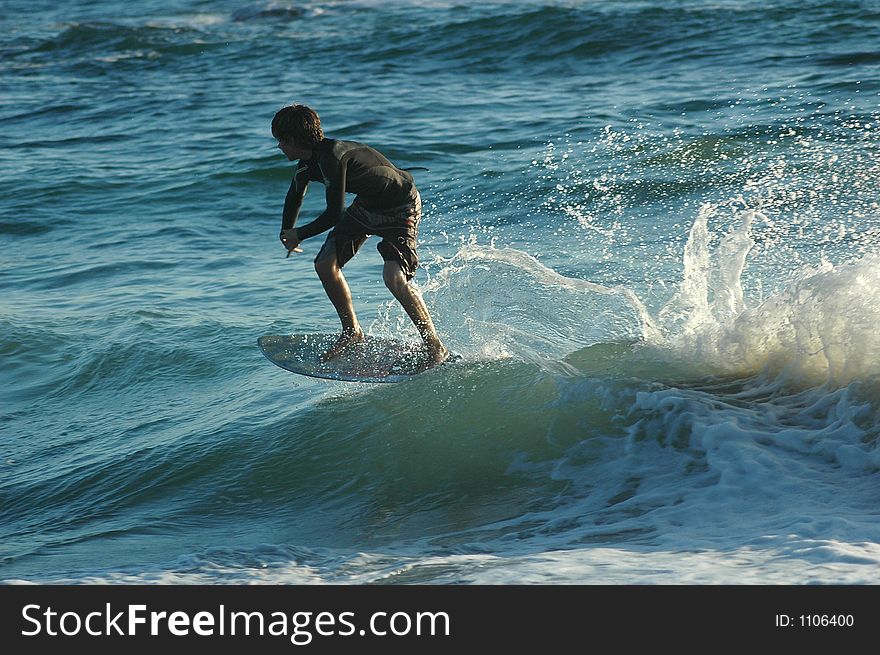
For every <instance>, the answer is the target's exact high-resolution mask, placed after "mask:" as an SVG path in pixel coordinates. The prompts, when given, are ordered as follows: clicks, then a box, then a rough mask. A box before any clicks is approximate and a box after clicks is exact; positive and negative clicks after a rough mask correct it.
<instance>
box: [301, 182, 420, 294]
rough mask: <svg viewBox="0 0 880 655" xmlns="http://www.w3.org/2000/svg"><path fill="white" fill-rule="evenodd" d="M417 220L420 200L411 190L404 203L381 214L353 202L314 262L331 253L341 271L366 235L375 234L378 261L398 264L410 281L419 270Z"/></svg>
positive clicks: (415, 191) (331, 232)
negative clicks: (408, 198)
mask: <svg viewBox="0 0 880 655" xmlns="http://www.w3.org/2000/svg"><path fill="white" fill-rule="evenodd" d="M421 220H422V199H421V198H420V197H419V192H418V191H417V190H416V189H415V188H413V191H412V194H411V195H410V200H409V202H408V203H407V204H405V205H400V206H399V207H391V208H389V209H383V210H381V211H370V210H369V209H367V208H366V207H365V206H364V205H363V203H359V202H358V201H357V200H355V201H354V202H353V203H352V204H351V205H350V206H349V207H348V208H347V209H346V210H345V213H344V214H343V215H342V219H341V220H340V221H339V223H337V224H336V227H334V228H333V230H331V231H330V234H328V235H327V240H326V241H324V245H323V247H322V248H321V251H320V252H319V253H318V256H317V257H316V258H315V261H318V260H320V259H322V258H324V257H327V256H328V255H329V254H330V253H332V252H334V251H335V252H336V261H337V262H338V264H339V267H340V268H341V267H343V266H345V264H346V262H348V260H349V259H351V258H352V257H354V256H355V254H357V251H358V250H359V249H360V247H361V246H362V245H363V243H364V241H366V240H367V237H368V236H370V235H371V234H376V235H378V236H380V237H382V241H380V242H379V245H378V246H376V247H377V249H378V250H379V253H380V254H381V255H382V259H384V260H385V261H386V262H397V263H398V264H400V268H401V270H403V274H404V275H405V276H406V279H407V280H411V279H412V278H413V277H414V276H415V274H416V269H417V268H418V267H419V258H418V255H417V254H416V240H417V238H418V229H419V221H421Z"/></svg>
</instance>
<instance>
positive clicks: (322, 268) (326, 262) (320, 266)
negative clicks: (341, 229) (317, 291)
mask: <svg viewBox="0 0 880 655" xmlns="http://www.w3.org/2000/svg"><path fill="white" fill-rule="evenodd" d="M315 271H316V272H317V273H318V276H319V277H328V276H332V275H335V274H336V273H338V272H339V264H338V262H337V261H336V255H326V256H323V257H318V258H317V259H316V260H315Z"/></svg>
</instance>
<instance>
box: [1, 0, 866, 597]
mask: <svg viewBox="0 0 880 655" xmlns="http://www.w3.org/2000/svg"><path fill="white" fill-rule="evenodd" d="M0 13H2V15H0V126H2V129H0V171H2V172H0V362H2V365H0V435H2V436H0V581H2V582H7V583H9V582H35V583H53V582H61V583H93V582H107V583H117V582H126V583H131V582H135V583H182V584H192V583H229V584H239V583H351V584H361V583H439V584H480V583H492V584H514V583H588V584H592V583H609V584H634V583H646V584H655V583H672V584H678V583H697V584H728V583H732V584H739V583H781V584H802V583H820V584H831V583H856V584H878V583H880V509H878V508H880V502H878V501H880V491H878V490H880V448H878V434H880V331H878V329H877V326H878V325H880V204H878V203H880V49H878V40H877V38H876V37H877V34H878V30H880V2H878V1H876V0H844V1H837V0H835V1H831V0H761V1H757V0H715V1H713V2H708V1H700V0H670V1H663V2H661V1H660V0H644V1H638V2H628V1H623V0H595V1H586V0H584V1H580V0H569V1H555V0H534V1H513V0H511V1H506V2H505V1H490V2H483V3H479V5H472V4H470V3H464V2H458V1H448V0H431V1H430V2H416V1H415V0H412V1H405V0H398V1H390V2H379V1H378V0H372V1H367V0H364V1H356V0H353V1H350V2H343V1H328V2H320V1H312V0H305V1H303V2H294V1H293V0H289V1H288V0H255V1H251V2H249V1H248V0H211V1H208V0H144V1H143V2H121V1H119V0H98V1H90V2H65V3H57V2H54V1H50V0H28V1H27V2H25V1H24V0H7V1H6V2H4V3H3V11H2V12H0ZM291 102H300V103H305V104H308V105H310V106H313V107H314V108H315V109H316V110H317V111H318V112H319V113H320V115H321V118H322V121H323V123H324V127H325V131H326V133H327V135H328V136H330V137H334V138H341V139H351V140H357V141H362V142H365V143H368V144H370V145H373V146H375V147H376V148H378V149H379V150H381V151H382V152H384V153H385V154H386V155H387V156H388V157H389V158H390V159H392V161H394V162H395V163H396V164H397V165H399V166H401V167H409V166H419V167H424V168H427V169H428V170H426V171H425V170H420V171H416V172H415V173H414V174H415V175H416V182H417V184H418V186H419V189H420V190H421V194H422V199H423V202H424V218H423V222H422V225H421V232H420V234H421V244H420V250H419V253H420V257H421V260H422V269H421V270H420V271H419V273H418V275H417V276H416V283H417V284H418V285H419V287H420V289H421V290H422V292H423V294H424V297H425V300H426V302H427V304H428V306H429V308H430V310H431V312H432V314H433V316H434V318H435V321H436V323H437V326H438V329H439V331H440V333H441V336H442V337H443V339H444V341H445V342H446V343H447V344H448V345H449V346H450V347H451V348H453V349H454V350H455V351H457V352H458V353H461V354H462V355H463V360H462V362H461V363H458V364H455V365H453V366H448V367H441V368H440V369H437V370H433V371H430V372H428V373H426V374H424V375H420V376H418V377H416V378H415V379H413V380H412V381H409V382H405V383H401V384H389V385H380V384H351V383H342V382H329V381H323V380H315V379H311V378H305V377H301V376H297V375H294V374H291V373H288V372H286V371H283V370H281V369H279V368H277V367H275V366H272V365H271V364H270V363H269V362H267V361H266V360H265V359H264V358H263V357H262V355H261V353H260V350H259V349H258V348H257V345H256V340H257V338H258V337H259V336H260V335H263V334H290V333H304V332H332V331H334V330H336V329H337V328H338V322H337V319H336V316H335V312H334V311H333V309H332V307H331V305H330V303H329V302H328V300H327V299H326V297H325V296H324V292H323V290H322V288H321V286H320V283H319V281H318V279H317V277H316V276H315V273H314V270H313V267H312V259H313V257H314V255H315V254H316V253H317V251H318V249H319V247H320V245H321V243H322V239H323V237H320V236H319V237H315V238H314V239H311V240H308V241H306V242H304V243H303V249H304V250H305V252H304V253H303V254H299V255H296V256H291V257H290V258H289V259H285V257H284V255H285V251H284V248H283V246H282V245H281V244H280V242H279V241H278V231H279V227H280V222H281V208H282V205H283V201H284V196H285V193H286V191H287V188H288V185H289V183H290V179H291V175H292V173H293V166H292V164H291V163H290V162H288V161H287V160H286V159H285V158H284V157H283V155H282V154H281V153H280V152H279V151H278V149H277V148H276V143H275V141H274V139H273V138H272V136H271V133H270V129H269V126H270V121H271V118H272V116H273V114H274V113H275V111H276V110H277V109H279V108H280V107H281V106H283V105H286V104H289V103H291ZM323 206H324V205H323V192H322V190H321V188H320V185H314V186H313V188H312V189H311V193H310V194H309V195H308V196H307V198H306V202H305V207H304V210H303V213H302V217H301V220H302V221H308V220H311V219H312V218H314V217H315V216H316V215H317V214H318V213H319V212H320V211H322V209H323ZM375 241H376V240H375V239H373V240H371V241H370V242H368V243H367V244H366V245H365V247H364V248H363V250H362V252H361V253H360V254H359V255H358V256H357V257H356V258H355V259H354V260H353V261H352V262H351V263H350V264H349V265H347V266H346V269H345V270H346V275H347V277H348V280H349V283H350V285H351V287H352V291H353V293H354V296H355V302H356V307H357V310H358V312H359V316H360V318H361V322H362V323H363V325H364V326H365V328H367V329H368V331H369V332H371V333H372V334H376V335H382V336H398V337H402V338H404V339H408V340H415V339H417V338H418V337H417V334H416V332H415V330H414V328H413V327H412V325H411V323H410V322H409V320H408V319H407V318H406V316H405V315H404V314H403V312H402V310H401V309H400V308H399V306H398V305H397V304H396V303H395V302H393V300H392V299H391V296H390V295H389V294H388V292H387V290H386V289H385V287H384V285H383V283H382V274H381V270H382V262H381V258H380V256H379V254H378V253H377V252H376V249H375Z"/></svg>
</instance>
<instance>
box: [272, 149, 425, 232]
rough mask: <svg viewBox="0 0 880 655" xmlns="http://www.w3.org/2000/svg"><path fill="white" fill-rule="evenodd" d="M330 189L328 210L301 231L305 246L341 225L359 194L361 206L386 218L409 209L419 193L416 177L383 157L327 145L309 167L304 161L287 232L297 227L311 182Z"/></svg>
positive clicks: (293, 188)
mask: <svg viewBox="0 0 880 655" xmlns="http://www.w3.org/2000/svg"><path fill="white" fill-rule="evenodd" d="M311 181H314V182H322V183H323V184H324V186H325V187H326V193H327V209H325V210H324V212H323V213H322V214H321V215H320V216H318V218H316V219H315V220H314V221H312V222H311V223H308V224H307V225H304V226H302V227H300V228H297V234H298V235H299V238H300V240H302V239H308V238H309V237H312V236H315V235H316V234H320V233H321V232H324V231H325V230H327V229H329V228H331V227H333V226H334V225H336V224H337V223H338V222H339V220H340V219H341V218H342V214H343V212H344V211H345V194H346V193H354V194H357V198H356V199H355V202H358V203H360V204H363V206H364V207H365V208H367V209H369V210H371V211H376V212H381V211H382V210H385V209H390V208H392V207H399V206H401V205H404V204H406V203H407V202H408V201H409V200H410V197H411V192H412V189H413V187H414V183H413V178H412V175H410V174H409V173H407V172H406V171H402V170H400V169H399V168H397V167H396V166H395V165H394V164H392V163H391V162H390V161H388V159H386V158H385V156H384V155H383V154H382V153H380V152H379V151H377V150H375V149H373V148H371V147H370V146H367V145H364V144H363V143H357V142H355V141H338V140H335V139H324V140H323V141H321V142H320V143H319V144H317V145H316V146H315V147H314V148H313V151H312V158H311V159H309V160H308V161H303V160H300V161H299V162H297V165H296V172H295V173H294V175H293V181H292V182H291V184H290V190H289V191H288V192H287V198H286V199H285V201H284V215H283V219H282V222H281V229H282V230H288V229H290V228H292V227H293V226H294V225H295V224H296V219H297V216H299V210H300V208H301V207H302V201H303V197H305V195H306V189H307V188H308V185H309V182H311Z"/></svg>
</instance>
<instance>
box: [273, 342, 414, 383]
mask: <svg viewBox="0 0 880 655" xmlns="http://www.w3.org/2000/svg"><path fill="white" fill-rule="evenodd" d="M338 338H339V334H290V335H281V334H270V335H265V336H262V337H260V338H259V339H257V344H258V345H259V346H260V350H261V351H262V352H263V354H264V355H265V356H266V358H267V359H268V360H269V361H270V362H272V363H273V364H275V365H276V366H280V367H281V368H283V369H285V370H287V371H290V372H292V373H299V374H300V375H308V376H310V377H316V378H324V379H327V380H342V381H345V382H403V381H404V380H409V379H411V378H412V377H413V376H414V375H418V374H419V373H421V372H422V371H424V370H425V368H426V367H425V360H426V358H427V353H426V351H425V347H424V345H423V344H422V343H420V342H419V343H412V342H405V341H400V340H397V339H391V338H386V337H374V336H367V337H366V338H365V339H364V341H363V342H361V343H356V344H352V345H350V346H348V347H347V348H346V349H345V350H343V352H342V353H340V354H339V355H337V356H336V357H334V358H333V359H331V360H329V361H327V362H322V361H321V357H322V355H324V353H326V352H327V350H329V349H330V347H331V346H332V345H333V344H334V343H335V342H336V339H338Z"/></svg>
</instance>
